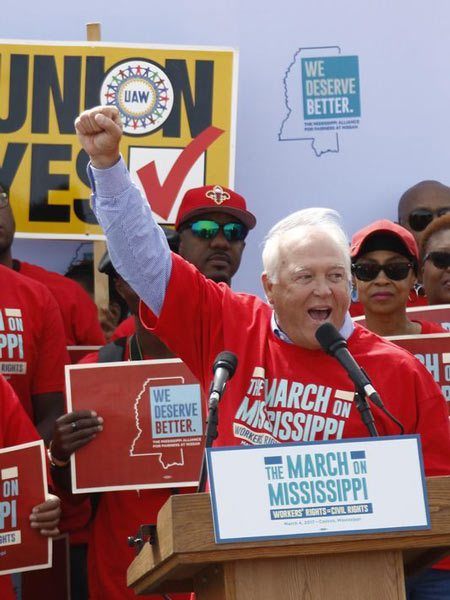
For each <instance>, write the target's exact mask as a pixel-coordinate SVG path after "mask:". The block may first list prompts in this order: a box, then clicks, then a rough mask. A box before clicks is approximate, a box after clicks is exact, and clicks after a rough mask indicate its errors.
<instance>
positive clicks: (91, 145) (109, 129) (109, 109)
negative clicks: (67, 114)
mask: <svg viewBox="0 0 450 600" xmlns="http://www.w3.org/2000/svg"><path fill="white" fill-rule="evenodd" d="M122 128H123V126H122V121H121V119H120V115H119V111H118V110H117V108H115V107H113V106H97V107H95V108H91V109H90V110H85V111H84V112H82V113H81V115H80V116H79V117H78V118H77V119H76V121H75V129H76V132H77V134H78V139H79V140H80V143H81V145H82V146H83V148H84V149H85V150H86V152H87V153H88V154H89V157H90V159H91V162H92V165H93V166H94V167H95V168H97V169H108V168H109V167H112V166H113V165H114V164H115V163H116V162H117V161H118V160H119V156H120V154H119V143H120V139H121V137H122Z"/></svg>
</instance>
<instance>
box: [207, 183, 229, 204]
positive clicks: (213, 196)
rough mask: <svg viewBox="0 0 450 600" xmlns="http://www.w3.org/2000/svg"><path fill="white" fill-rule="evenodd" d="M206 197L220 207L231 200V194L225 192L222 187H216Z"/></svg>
mask: <svg viewBox="0 0 450 600" xmlns="http://www.w3.org/2000/svg"><path fill="white" fill-rule="evenodd" d="M206 197H207V198H209V199H210V200H212V201H213V202H214V203H215V204H217V205H218V206H220V205H221V204H223V203H224V202H225V200H229V199H230V194H229V193H228V192H225V191H224V190H223V188H221V187H220V185H215V186H214V187H213V189H212V190H209V191H208V192H206Z"/></svg>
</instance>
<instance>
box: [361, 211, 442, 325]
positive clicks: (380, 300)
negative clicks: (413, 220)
mask: <svg viewBox="0 0 450 600" xmlns="http://www.w3.org/2000/svg"><path fill="white" fill-rule="evenodd" d="M350 252H351V256H352V272H353V281H354V285H355V286H356V290H357V292H358V298H359V301H360V302H361V304H362V306H363V308H364V315H365V326H366V327H367V329H370V331H373V332H374V333H377V334H378V335H382V336H390V335H418V334H424V333H441V332H444V331H445V330H444V329H442V327H441V326H440V325H438V324H436V323H430V322H429V321H424V320H421V319H411V318H410V315H409V314H408V313H407V312H406V306H407V304H408V298H409V297H410V296H411V294H415V291H414V287H415V284H416V282H417V270H418V263H419V250H418V248H417V244H416V242H415V240H414V237H413V236H412V234H411V233H410V232H409V231H408V230H406V229H405V228H404V227H402V226H401V225H398V224H397V223H393V222H392V221H388V220H387V219H381V220H379V221H376V222H375V223H372V224H371V225H368V226H367V227H364V229H361V230H360V231H358V232H357V233H355V235H354V236H353V239H352V242H351V248H350Z"/></svg>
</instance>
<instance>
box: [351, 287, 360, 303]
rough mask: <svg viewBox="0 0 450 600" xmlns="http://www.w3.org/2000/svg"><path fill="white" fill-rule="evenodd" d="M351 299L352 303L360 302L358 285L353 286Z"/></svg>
mask: <svg viewBox="0 0 450 600" xmlns="http://www.w3.org/2000/svg"><path fill="white" fill-rule="evenodd" d="M350 298H351V301H352V302H358V290H357V288H356V285H352V289H351V290H350Z"/></svg>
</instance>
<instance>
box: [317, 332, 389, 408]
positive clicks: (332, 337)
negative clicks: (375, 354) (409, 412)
mask: <svg viewBox="0 0 450 600" xmlns="http://www.w3.org/2000/svg"><path fill="white" fill-rule="evenodd" d="M316 339H317V341H318V342H319V344H320V345H321V347H322V350H324V351H325V352H326V353H327V354H330V355H331V356H333V357H334V358H335V359H336V360H338V361H339V362H340V364H341V365H342V366H343V367H344V369H345V370H346V371H347V374H348V376H349V377H350V379H351V380H352V381H353V383H354V384H355V387H356V390H361V391H364V393H365V394H366V396H367V397H368V398H369V399H370V400H371V401H372V402H373V403H374V404H375V405H376V406H378V408H381V409H382V410H384V404H383V402H382V401H381V398H380V396H379V395H378V394H377V392H376V391H375V389H374V387H373V385H372V382H371V381H370V379H369V378H368V377H367V375H366V374H365V373H364V371H363V369H362V368H361V367H360V366H359V365H358V363H357V362H356V361H355V359H354V358H353V356H352V355H351V354H350V352H349V351H348V349H347V342H346V340H345V339H344V338H343V337H342V335H341V334H340V333H339V331H338V330H337V329H336V327H335V326H334V325H332V324H331V323H324V324H323V325H321V326H320V327H319V328H318V329H317V331H316Z"/></svg>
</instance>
